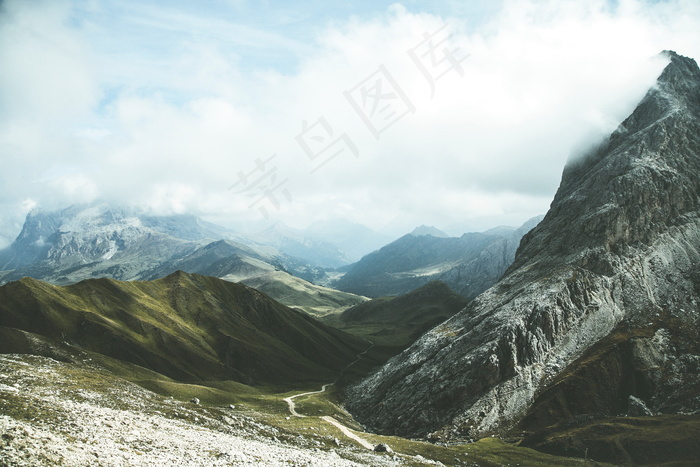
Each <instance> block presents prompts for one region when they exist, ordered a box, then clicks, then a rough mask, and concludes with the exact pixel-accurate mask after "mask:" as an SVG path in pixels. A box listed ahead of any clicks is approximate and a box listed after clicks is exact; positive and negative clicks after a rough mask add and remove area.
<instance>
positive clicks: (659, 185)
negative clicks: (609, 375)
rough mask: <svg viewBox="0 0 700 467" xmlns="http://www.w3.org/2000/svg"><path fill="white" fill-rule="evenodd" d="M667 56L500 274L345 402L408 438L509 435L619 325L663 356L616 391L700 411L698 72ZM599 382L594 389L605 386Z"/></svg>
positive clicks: (575, 165)
mask: <svg viewBox="0 0 700 467" xmlns="http://www.w3.org/2000/svg"><path fill="white" fill-rule="evenodd" d="M665 54H666V56H667V57H668V58H669V64H668V65H667V67H666V68H665V69H664V71H663V73H662V74H661V75H660V77H659V79H658V81H657V84H656V86H655V87H654V88H652V89H651V90H650V91H649V92H648V94H647V95H646V97H645V98H644V99H643V100H642V102H641V103H640V104H639V105H638V107H637V108H636V110H635V111H634V112H633V114H632V115H631V116H630V117H629V118H628V119H626V120H625V121H624V122H623V123H622V125H620V127H619V128H618V129H617V130H616V131H615V132H614V133H613V134H612V135H611V136H610V138H609V139H608V140H607V141H606V142H605V143H604V144H602V145H601V146H600V147H599V148H597V149H596V150H594V151H592V152H591V153H590V154H588V155H587V156H586V157H583V158H581V159H579V160H576V161H570V163H569V164H568V166H567V168H566V169H565V171H564V175H563V178H562V183H561V186H560V188H559V190H558V192H557V194H556V196H555V199H554V201H553V202H552V206H551V209H550V211H549V212H548V214H547V215H546V217H545V219H544V220H543V221H542V222H541V223H540V224H539V225H538V226H537V227H536V228H535V229H533V230H532V231H531V232H530V233H529V234H527V235H526V236H525V237H524V238H523V241H522V243H521V246H520V248H519V250H518V253H517V255H516V259H515V262H514V264H513V265H512V266H511V267H510V268H509V270H508V271H507V272H506V274H505V275H504V277H503V278H502V279H501V281H500V282H499V283H498V284H496V285H495V286H494V287H492V288H491V289H489V290H487V291H486V292H484V293H483V294H482V295H480V296H479V297H477V298H476V299H475V300H474V301H473V302H472V303H471V304H470V305H469V306H468V307H467V308H466V309H465V310H463V311H462V312H460V313H459V314H457V315H455V316H454V317H453V318H452V319H450V320H449V321H447V322H446V323H444V324H442V325H440V326H438V327H436V328H435V329H433V330H432V331H430V332H429V333H428V334H426V335H425V336H423V337H422V338H421V339H420V340H419V341H417V342H416V343H415V344H414V345H413V346H412V347H410V348H409V349H407V350H406V351H405V352H404V353H402V354H400V355H398V356H397V357H395V358H394V359H392V360H390V361H389V362H388V363H387V364H386V365H385V366H384V367H382V368H381V369H380V370H379V371H378V372H376V373H375V374H374V375H372V376H370V377H369V378H367V379H366V380H364V381H362V382H361V383H359V384H358V385H356V386H355V387H353V388H351V390H350V391H349V402H348V407H349V409H350V410H351V411H352V412H353V413H354V415H355V416H356V417H357V418H358V419H359V420H360V421H361V422H363V423H365V424H367V425H368V426H369V427H371V428H373V429H374V430H377V431H379V432H391V433H398V434H402V435H409V436H425V435H427V434H428V433H431V432H434V431H440V433H441V434H443V435H446V436H452V437H456V438H469V437H475V436H482V435H486V434H488V433H492V432H501V431H506V430H508V429H509V428H511V427H513V426H514V425H515V424H516V423H517V422H518V421H520V420H521V419H522V418H523V417H524V416H525V414H526V413H527V411H528V410H529V409H530V408H531V406H532V404H533V401H534V400H535V398H536V395H537V394H539V393H540V392H541V391H542V390H544V389H545V388H546V387H547V386H548V385H549V384H551V383H553V382H555V380H556V378H557V376H558V375H562V374H563V373H564V372H565V371H566V369H567V368H568V367H569V366H570V365H571V364H572V362H575V361H577V359H580V358H581V357H582V355H584V353H585V352H586V351H587V350H588V349H590V348H591V347H592V346H594V345H595V344H596V343H597V342H599V341H601V339H603V338H605V337H606V336H608V335H610V334H611V332H612V331H613V330H620V329H626V330H628V331H630V332H629V335H634V332H633V331H635V330H636V331H640V330H645V329H649V330H650V333H649V334H650V336H656V337H649V338H647V339H650V340H649V342H646V341H645V342H646V343H645V342H642V343H641V344H639V345H641V346H642V347H644V346H645V345H646V346H647V347H649V348H648V349H647V350H648V352H647V353H646V354H644V352H642V351H641V350H640V351H639V352H641V353H640V355H647V357H648V358H647V359H648V360H649V362H651V361H652V360H654V359H656V360H654V362H655V363H654V362H652V363H649V364H648V365H642V364H640V365H639V371H640V372H641V373H640V374H642V375H643V376H644V377H645V378H646V380H647V382H648V384H646V385H645V391H646V394H633V393H632V392H634V391H630V394H620V397H624V398H627V396H628V395H634V396H636V397H640V398H642V399H643V400H644V401H645V402H646V403H647V405H649V409H650V410H651V411H653V412H660V411H675V412H678V411H684V410H687V411H692V410H697V409H700V399H699V398H698V394H700V390H698V391H689V392H686V393H685V395H684V396H682V397H681V396H678V394H677V393H676V394H675V395H674V389H673V388H674V387H675V388H676V389H677V388H678V387H694V388H700V385H699V383H700V377H699V376H698V364H699V362H700V357H699V355H700V346H699V345H698V344H697V339H695V342H693V339H694V338H693V336H695V337H697V331H694V332H689V329H690V330H697V327H698V325H697V319H698V300H700V297H698V295H700V273H698V271H697V265H698V264H700V253H699V251H700V70H698V67H697V64H696V63H695V61H693V60H692V59H688V58H685V57H681V56H679V55H677V54H675V53H673V52H665ZM659 336H661V337H659ZM654 339H656V340H654ZM640 358H642V357H640ZM659 359H660V360H659ZM660 361H663V365H661V364H660V363H659V362H660ZM596 390H597V391H599V392H598V394H596V393H595V392H593V393H591V394H588V395H587V396H588V397H597V396H604V394H602V392H603V391H605V388H604V386H599V387H598V388H597V389H596ZM674 398H675V399H674ZM670 399H673V403H672V404H667V403H666V402H667V401H669V400H670Z"/></svg>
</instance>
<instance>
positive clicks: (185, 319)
mask: <svg viewBox="0 0 700 467" xmlns="http://www.w3.org/2000/svg"><path fill="white" fill-rule="evenodd" d="M0 326H5V327H8V328H16V329H21V330H24V331H28V332H31V333H34V334H38V335H41V336H46V337H49V338H53V339H57V340H61V341H65V342H66V343H68V344H71V345H75V346H79V347H80V348H81V349H85V350H89V351H93V352H96V353H100V354H103V355H106V356H109V357H112V358H115V359H118V360H121V361H125V362H130V363H133V364H136V365H139V366H141V367H144V368H147V369H150V370H152V371H155V372H157V373H160V374H162V375H165V376H167V377H169V378H173V379H176V380H180V381H212V380H234V381H238V382H242V383H245V384H249V385H250V384H253V385H259V384H277V383H285V384H292V385H293V384H299V383H303V382H309V381H331V380H333V379H334V378H335V377H336V376H337V374H338V372H339V371H341V370H342V369H343V368H345V366H347V365H348V364H349V363H351V362H352V361H354V359H355V357H356V355H357V354H358V353H359V352H361V351H363V350H365V349H366V348H367V347H368V345H369V344H368V343H367V342H365V341H363V340H361V339H358V338H355V337H353V336H350V335H348V334H345V333H343V332H341V331H338V330H336V329H333V328H330V327H328V326H325V325H323V324H320V323H318V322H317V321H315V320H313V319H312V318H310V317H309V316H307V315H305V314H303V313H301V312H298V311H295V310H292V309H289V308H287V307H285V306H283V305H280V304H279V303H277V302H275V301H274V300H272V299H270V298H269V297H268V296H266V295H265V294H263V293H261V292H258V291H256V290H254V289H250V288H248V287H246V286H243V285H240V284H234V283H231V282H226V281H223V280H220V279H216V278H212V277H206V276H199V275H195V274H192V275H190V274H185V273H183V272H177V273H174V274H171V275H170V276H167V277H165V278H163V279H159V280H155V281H151V282H119V281H115V280H111V279H91V280H86V281H83V282H80V283H78V284H75V285H71V286H66V287H58V286H54V285H50V284H47V283H44V282H40V281H37V280H34V279H29V278H25V279H22V280H20V281H17V282H12V283H9V284H6V285H5V286H3V287H1V288H0ZM364 362H367V363H364ZM377 363H379V362H377V361H372V355H371V354H370V355H368V358H367V359H365V360H363V364H361V365H359V366H358V367H355V368H356V371H366V370H367V369H368V368H367V366H365V367H364V368H363V367H362V365H369V366H372V365H376V364H377Z"/></svg>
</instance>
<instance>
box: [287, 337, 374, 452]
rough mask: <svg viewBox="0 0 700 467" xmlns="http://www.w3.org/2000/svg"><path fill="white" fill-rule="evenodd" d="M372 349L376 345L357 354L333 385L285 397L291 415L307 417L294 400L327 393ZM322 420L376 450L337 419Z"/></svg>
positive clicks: (324, 417)
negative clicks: (327, 390) (301, 412)
mask: <svg viewBox="0 0 700 467" xmlns="http://www.w3.org/2000/svg"><path fill="white" fill-rule="evenodd" d="M372 347H374V344H371V345H370V346H369V347H367V349H365V350H364V351H363V352H360V353H359V354H357V358H356V359H355V360H354V361H352V362H351V363H350V364H349V365H348V366H346V367H345V368H343V370H342V371H341V372H340V374H339V375H338V377H337V378H336V379H335V381H333V382H332V383H327V384H324V385H323V386H322V387H321V389H320V390H319V391H310V392H302V393H301V394H295V395H293V396H289V397H285V398H284V401H285V402H286V403H287V405H288V406H289V413H291V414H292V415H293V416H295V417H300V418H303V417H306V415H302V414H300V413H299V412H297V411H296V404H295V403H294V399H296V398H297V397H303V396H310V395H312V394H321V393H322V392H326V389H328V388H329V387H330V386H333V385H334V384H335V383H337V382H338V380H339V379H340V378H341V377H342V376H343V374H344V373H345V372H346V371H347V370H348V368H350V367H351V366H353V365H354V364H355V363H357V362H359V361H360V359H361V358H362V356H363V355H365V354H366V353H367V352H369V351H370V349H371V348H372ZM321 420H323V421H324V422H326V423H330V424H331V425H333V426H335V427H336V428H338V429H339V430H340V431H341V432H342V433H343V434H344V435H345V436H347V437H348V438H350V439H352V440H353V441H355V442H357V443H359V444H360V446H362V447H363V448H366V449H370V450H374V445H373V444H372V443H370V442H369V441H367V440H366V439H363V438H360V437H359V436H357V435H356V434H355V433H353V432H352V431H350V429H349V428H348V427H346V426H345V425H343V424H342V423H340V422H339V421H338V420H336V419H335V418H333V417H329V416H323V417H321Z"/></svg>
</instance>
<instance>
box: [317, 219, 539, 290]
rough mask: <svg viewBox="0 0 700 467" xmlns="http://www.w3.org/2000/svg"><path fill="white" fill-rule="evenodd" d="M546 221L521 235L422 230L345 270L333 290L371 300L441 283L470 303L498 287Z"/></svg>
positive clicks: (530, 224)
mask: <svg viewBox="0 0 700 467" xmlns="http://www.w3.org/2000/svg"><path fill="white" fill-rule="evenodd" d="M541 219H542V218H541V217H535V218H533V219H530V220H528V221H527V222H525V223H524V224H523V225H522V226H521V227H519V228H517V229H508V228H499V229H493V230H491V231H486V232H484V233H466V234H464V235H462V236H461V237H448V236H447V235H446V234H444V233H442V232H440V231H439V230H438V229H436V228H434V227H427V226H421V227H418V228H417V229H416V230H414V231H413V232H412V233H410V234H407V235H404V236H403V237H401V238H399V239H398V240H396V241H394V242H392V243H389V244H388V245H386V246H384V247H382V248H381V249H379V250H377V251H374V252H372V253H370V254H368V255H366V256H365V257H364V258H362V259H361V260H360V261H358V262H357V263H355V264H352V265H350V266H347V267H345V268H344V269H343V270H344V271H345V273H344V274H343V276H342V277H340V278H339V279H337V280H335V281H333V282H331V284H330V285H331V286H332V287H334V288H337V289H339V290H343V291H345V292H350V293H353V294H357V295H364V296H367V297H373V298H374V297H382V296H386V295H401V294H405V293H408V292H410V291H411V290H414V289H417V288H418V287H421V286H423V285H425V284H427V283H429V282H431V281H436V280H439V281H442V282H444V283H446V284H447V285H448V286H449V287H450V288H451V289H452V290H454V291H455V292H457V293H459V294H461V295H463V296H464V297H466V298H467V299H470V300H471V299H473V298H474V297H476V296H477V295H478V294H479V293H481V292H483V291H484V290H486V289H487V288H489V287H490V286H491V285H493V284H494V283H495V282H496V281H497V280H498V279H499V278H500V277H501V275H503V273H504V272H505V270H506V268H508V266H510V264H511V263H512V262H513V258H514V257H515V251H516V249H517V248H518V245H519V244H520V239H521V238H522V237H523V235H525V234H526V233H527V232H528V231H529V230H531V229H532V228H533V227H535V226H536V225H537V223H538V222H539V221H540V220H541Z"/></svg>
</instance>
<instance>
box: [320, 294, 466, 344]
mask: <svg viewBox="0 0 700 467" xmlns="http://www.w3.org/2000/svg"><path fill="white" fill-rule="evenodd" d="M467 303H468V300H467V299H466V298H464V297H462V296H461V295H457V294H456V293H454V292H453V291H452V290H451V289H450V288H449V287H448V286H447V285H446V284H445V283H444V282H440V281H434V282H429V283H427V284H426V285H424V286H422V287H420V288H418V289H416V290H413V291H411V292H409V293H407V294H404V295H399V296H397V297H381V298H375V299H373V300H370V301H368V302H364V303H361V304H359V305H355V306H353V307H352V308H348V309H347V310H345V311H344V312H342V313H341V314H340V315H335V316H329V317H328V318H327V319H324V322H326V323H328V324H330V325H332V326H334V327H337V328H338V329H342V330H344V331H347V332H348V333H350V334H354V335H358V336H362V337H364V338H366V339H370V340H371V341H372V342H374V343H376V344H381V345H384V346H386V347H392V348H393V349H395V350H394V351H395V352H396V353H398V351H399V350H403V349H404V348H406V347H408V346H409V345H410V344H412V343H413V342H414V341H415V340H416V339H418V337H420V335H421V334H423V333H424V332H425V331H427V330H428V329H430V328H432V327H433V326H435V325H437V324H439V323H441V322H443V321H445V320H446V319H448V318H450V317H451V316H453V315H454V314H455V313H457V312H458V311H460V310H461V309H463V308H464V307H465V306H466V305H467Z"/></svg>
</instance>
